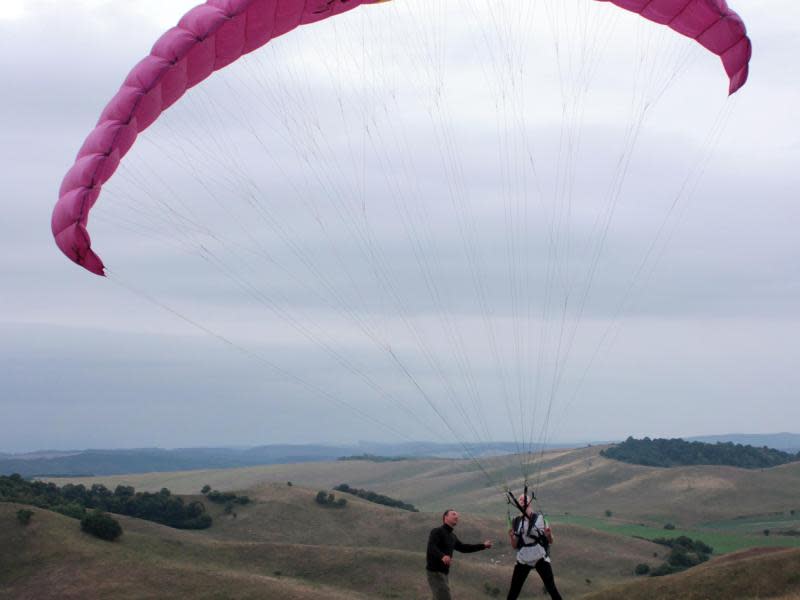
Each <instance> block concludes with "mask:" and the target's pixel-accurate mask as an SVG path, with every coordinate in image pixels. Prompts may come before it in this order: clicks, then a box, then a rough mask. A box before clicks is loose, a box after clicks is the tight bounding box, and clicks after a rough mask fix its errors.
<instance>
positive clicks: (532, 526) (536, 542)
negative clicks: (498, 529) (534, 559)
mask: <svg viewBox="0 0 800 600" xmlns="http://www.w3.org/2000/svg"><path fill="white" fill-rule="evenodd" d="M524 494H525V502H524V503H523V504H520V503H519V501H518V500H517V499H516V497H515V496H514V494H513V493H512V492H511V491H510V490H508V489H506V496H507V498H506V500H507V501H508V504H509V512H508V520H509V525H510V527H511V529H512V530H513V531H514V535H515V536H516V538H517V549H520V548H530V547H532V546H541V547H542V548H544V552H545V556H550V541H549V540H548V539H547V536H546V535H545V534H543V533H542V532H540V531H539V530H538V529H537V528H536V521H537V519H538V518H539V513H531V515H530V516H529V515H528V507H529V506H530V505H529V504H528V502H529V501H528V485H527V484H525V492H524ZM535 498H536V495H535V494H533V495H532V499H535ZM511 505H514V506H515V507H516V508H517V510H519V512H520V513H521V514H520V515H519V516H517V517H514V520H513V521H511V508H510V506H511ZM526 518H527V519H528V529H527V531H524V529H525V528H524V523H525V519H526ZM525 537H527V538H528V539H532V540H533V542H531V543H527V542H526V541H525Z"/></svg>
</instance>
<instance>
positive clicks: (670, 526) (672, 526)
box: [664, 523, 675, 531]
mask: <svg viewBox="0 0 800 600" xmlns="http://www.w3.org/2000/svg"><path fill="white" fill-rule="evenodd" d="M664 529H669V530H670V531H671V530H673V529H675V525H673V524H672V523H667V524H666V525H664Z"/></svg>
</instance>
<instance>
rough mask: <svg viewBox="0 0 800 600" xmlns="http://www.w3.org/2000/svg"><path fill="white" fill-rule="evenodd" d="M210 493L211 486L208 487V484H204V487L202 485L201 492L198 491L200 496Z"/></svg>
mask: <svg viewBox="0 0 800 600" xmlns="http://www.w3.org/2000/svg"><path fill="white" fill-rule="evenodd" d="M210 491H211V486H210V485H208V484H205V485H204V486H203V487H202V488H201V490H200V493H201V494H203V495H204V496H205V495H206V494H207V493H208V492H210Z"/></svg>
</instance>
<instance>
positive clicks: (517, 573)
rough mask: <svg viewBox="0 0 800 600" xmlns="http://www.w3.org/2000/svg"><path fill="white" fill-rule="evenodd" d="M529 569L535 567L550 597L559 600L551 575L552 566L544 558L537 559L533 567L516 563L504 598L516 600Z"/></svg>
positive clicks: (559, 595) (559, 596)
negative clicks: (509, 586) (509, 587)
mask: <svg viewBox="0 0 800 600" xmlns="http://www.w3.org/2000/svg"><path fill="white" fill-rule="evenodd" d="M531 569H536V572H537V573H539V577H541V578H542V582H543V583H544V587H545V589H546V590H547V593H548V594H550V597H551V598H552V599H553V600H561V594H559V593H558V590H557V589H556V581H555V578H554V577H553V567H551V566H550V563H549V562H547V561H546V560H545V559H541V560H539V562H537V563H536V566H535V567H531V566H530V565H524V564H522V563H517V564H516V565H514V574H513V575H512V576H511V589H509V590H508V596H506V600H517V598H518V597H519V594H520V592H521V591H522V585H523V584H524V583H525V580H526V579H527V578H528V573H530V572H531Z"/></svg>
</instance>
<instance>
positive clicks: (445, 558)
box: [442, 554, 453, 567]
mask: <svg viewBox="0 0 800 600" xmlns="http://www.w3.org/2000/svg"><path fill="white" fill-rule="evenodd" d="M452 560H453V558H452V557H450V556H447V554H445V555H444V556H443V557H442V562H443V563H444V564H445V566H448V567H449V566H450V563H451V562H452Z"/></svg>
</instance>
